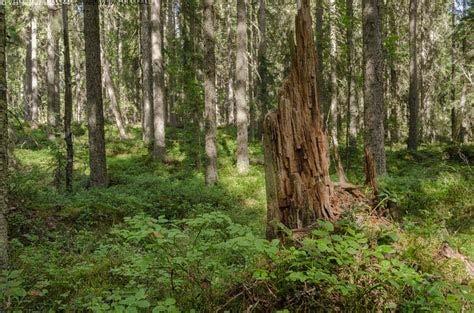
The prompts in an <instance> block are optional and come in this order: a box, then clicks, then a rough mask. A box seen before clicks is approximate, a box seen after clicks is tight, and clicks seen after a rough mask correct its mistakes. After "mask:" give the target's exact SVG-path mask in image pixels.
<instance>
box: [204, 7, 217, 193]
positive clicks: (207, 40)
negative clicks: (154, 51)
mask: <svg viewBox="0 0 474 313" xmlns="http://www.w3.org/2000/svg"><path fill="white" fill-rule="evenodd" d="M203 19H204V21H203V28H204V29H203V35H204V103H205V112H204V116H205V127H204V128H205V131H206V144H205V146H206V147H205V148H206V185H208V186H209V185H214V184H215V183H216V182H217V179H218V176H217V139H216V133H217V124H216V53H215V32H214V1H213V0H203Z"/></svg>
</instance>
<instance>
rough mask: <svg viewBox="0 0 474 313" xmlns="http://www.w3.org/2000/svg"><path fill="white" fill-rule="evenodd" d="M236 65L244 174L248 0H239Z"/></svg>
mask: <svg viewBox="0 0 474 313" xmlns="http://www.w3.org/2000/svg"><path fill="white" fill-rule="evenodd" d="M235 67H236V69H235V80H236V90H235V100H236V105H237V171H238V172H239V173H241V174H242V173H246V172H247V171H248V169H249V152H248V112H249V108H248V103H247V99H246V92H247V91H246V86H247V79H248V61H247V0H237V53H236V61H235Z"/></svg>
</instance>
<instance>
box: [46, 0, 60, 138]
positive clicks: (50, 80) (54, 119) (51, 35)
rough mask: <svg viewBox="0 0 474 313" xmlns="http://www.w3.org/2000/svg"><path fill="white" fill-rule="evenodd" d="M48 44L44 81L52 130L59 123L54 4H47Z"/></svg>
mask: <svg viewBox="0 0 474 313" xmlns="http://www.w3.org/2000/svg"><path fill="white" fill-rule="evenodd" d="M48 14H49V15H48V29H47V37H48V45H47V63H46V67H47V69H46V81H47V92H48V124H49V125H50V126H51V127H53V129H54V132H56V131H57V130H58V127H59V124H60V107H61V102H60V101H61V100H60V98H59V30H60V27H61V23H60V16H59V12H58V7H56V6H55V5H54V4H49V5H48Z"/></svg>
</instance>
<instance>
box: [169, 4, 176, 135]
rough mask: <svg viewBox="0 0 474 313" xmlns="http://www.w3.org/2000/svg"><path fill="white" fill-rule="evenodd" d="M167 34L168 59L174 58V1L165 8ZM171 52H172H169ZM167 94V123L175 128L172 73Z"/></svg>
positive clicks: (174, 94) (174, 84)
mask: <svg viewBox="0 0 474 313" xmlns="http://www.w3.org/2000/svg"><path fill="white" fill-rule="evenodd" d="M167 16H168V17H167V19H168V20H167V34H168V38H169V41H168V51H170V54H171V53H172V56H170V57H169V59H173V58H176V55H177V53H176V49H177V45H176V42H177V40H176V36H177V32H176V20H177V17H176V14H175V0H168V7H167ZM171 51H172V52H171ZM168 84H169V88H168V92H167V93H166V95H167V96H168V101H167V104H168V110H167V112H168V121H169V123H170V125H171V126H173V127H176V126H177V123H178V120H177V116H176V108H175V106H176V88H175V87H174V86H176V84H177V75H176V74H174V73H169V74H168Z"/></svg>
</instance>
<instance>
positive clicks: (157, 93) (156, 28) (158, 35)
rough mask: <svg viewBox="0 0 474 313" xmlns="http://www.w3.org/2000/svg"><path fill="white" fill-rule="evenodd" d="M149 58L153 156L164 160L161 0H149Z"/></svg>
mask: <svg viewBox="0 0 474 313" xmlns="http://www.w3.org/2000/svg"><path fill="white" fill-rule="evenodd" d="M150 9H151V15H150V18H151V59H152V67H153V158H155V159H158V160H164V158H165V152H166V146H165V106H166V104H165V94H164V68H163V53H162V49H163V36H162V27H161V26H162V25H161V22H162V20H161V0H152V2H151V7H150Z"/></svg>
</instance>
